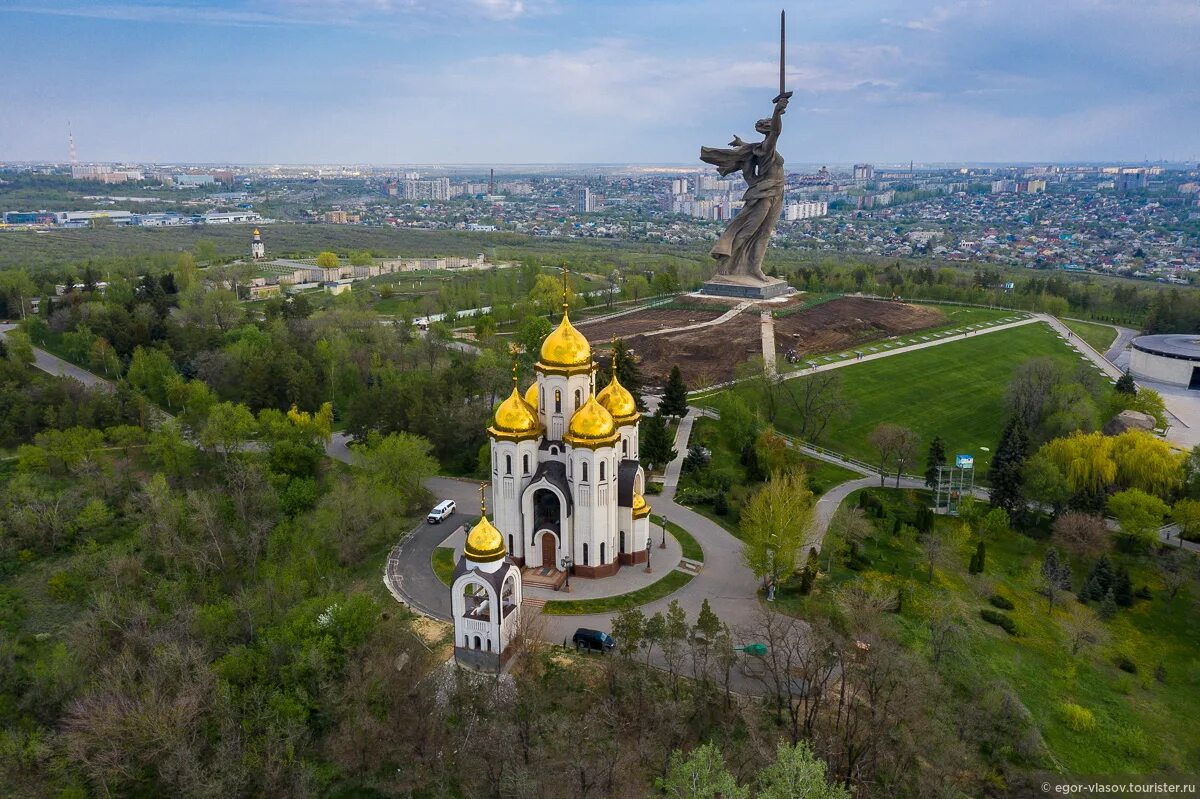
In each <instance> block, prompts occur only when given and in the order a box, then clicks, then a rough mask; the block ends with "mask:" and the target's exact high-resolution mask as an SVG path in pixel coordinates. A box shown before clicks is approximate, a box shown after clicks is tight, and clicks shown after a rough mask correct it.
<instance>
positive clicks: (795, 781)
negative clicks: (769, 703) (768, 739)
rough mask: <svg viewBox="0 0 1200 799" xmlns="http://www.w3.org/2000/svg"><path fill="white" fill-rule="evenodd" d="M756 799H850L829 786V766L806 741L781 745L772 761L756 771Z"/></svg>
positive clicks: (845, 794)
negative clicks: (814, 752)
mask: <svg viewBox="0 0 1200 799" xmlns="http://www.w3.org/2000/svg"><path fill="white" fill-rule="evenodd" d="M754 796H755V799H800V798H801V797H802V798H803V799H851V794H850V791H849V790H847V789H846V788H843V787H842V786H840V785H831V784H830V783H829V776H828V767H827V766H826V765H825V761H823V760H821V759H820V758H819V757H817V756H816V755H815V754H813V751H812V749H810V748H809V745H808V743H807V742H805V741H799V742H797V743H795V744H790V745H789V744H786V743H780V744H779V745H778V747H777V748H776V750H775V762H774V763H771V764H770V765H768V766H766V767H765V768H763V769H762V770H761V771H759V772H758V777H757V779H756V780H755V794H754Z"/></svg>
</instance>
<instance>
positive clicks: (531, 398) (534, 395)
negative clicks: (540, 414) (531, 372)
mask: <svg viewBox="0 0 1200 799" xmlns="http://www.w3.org/2000/svg"><path fill="white" fill-rule="evenodd" d="M525 404H526V405H528V406H529V407H530V408H533V410H534V412H535V413H536V412H537V409H538V386H537V381H536V380H534V381H533V383H531V384H530V386H529V388H527V389H525Z"/></svg>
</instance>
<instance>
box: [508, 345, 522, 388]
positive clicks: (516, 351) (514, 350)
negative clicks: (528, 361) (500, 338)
mask: <svg viewBox="0 0 1200 799" xmlns="http://www.w3.org/2000/svg"><path fill="white" fill-rule="evenodd" d="M508 354H509V355H511V356H512V373H513V387H514V388H515V387H516V386H517V384H518V380H517V369H518V368H519V367H520V365H521V362H520V361H519V360H518V358H519V357H520V355H521V348H520V347H518V346H517V345H516V344H515V343H513V344H509V345H508Z"/></svg>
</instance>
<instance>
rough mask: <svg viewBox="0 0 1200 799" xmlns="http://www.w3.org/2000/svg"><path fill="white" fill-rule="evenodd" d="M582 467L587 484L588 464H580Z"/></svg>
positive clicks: (584, 480)
mask: <svg viewBox="0 0 1200 799" xmlns="http://www.w3.org/2000/svg"><path fill="white" fill-rule="evenodd" d="M580 465H581V467H582V468H583V482H585V483H586V482H587V464H586V463H584V464H580Z"/></svg>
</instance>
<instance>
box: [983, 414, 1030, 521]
mask: <svg viewBox="0 0 1200 799" xmlns="http://www.w3.org/2000/svg"><path fill="white" fill-rule="evenodd" d="M1028 455H1029V436H1028V434H1027V433H1026V431H1025V423H1024V422H1022V421H1021V418H1020V416H1017V415H1014V416H1013V417H1012V418H1011V419H1009V420H1008V424H1007V425H1005V426H1004V432H1003V433H1001V435H1000V443H999V445H997V447H996V457H995V458H994V459H993V460H992V468H991V471H990V472H989V473H988V478H989V479H990V480H991V481H992V492H991V503H992V507H994V508H1004V509H1005V510H1006V511H1008V512H1009V513H1013V512H1014V511H1016V510H1018V509H1020V508H1021V507H1022V505H1023V504H1024V503H1023V500H1022V498H1021V488H1022V480H1023V477H1022V470H1023V469H1024V467H1025V459H1026V458H1027V457H1028Z"/></svg>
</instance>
